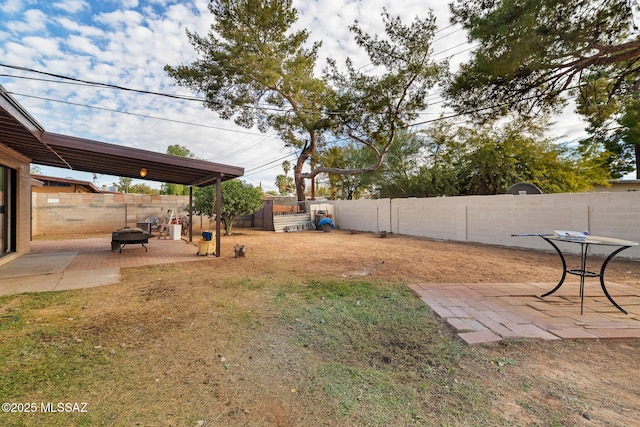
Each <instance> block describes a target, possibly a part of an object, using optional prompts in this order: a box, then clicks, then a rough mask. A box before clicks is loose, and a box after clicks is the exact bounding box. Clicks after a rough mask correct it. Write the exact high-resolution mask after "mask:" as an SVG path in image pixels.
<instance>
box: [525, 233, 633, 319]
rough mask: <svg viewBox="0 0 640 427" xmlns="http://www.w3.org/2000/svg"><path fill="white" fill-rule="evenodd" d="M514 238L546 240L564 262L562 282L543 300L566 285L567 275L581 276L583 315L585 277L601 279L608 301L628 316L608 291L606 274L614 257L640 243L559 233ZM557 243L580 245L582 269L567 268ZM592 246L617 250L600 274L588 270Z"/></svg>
mask: <svg viewBox="0 0 640 427" xmlns="http://www.w3.org/2000/svg"><path fill="white" fill-rule="evenodd" d="M513 236H539V237H541V238H542V239H544V240H545V241H546V242H547V243H549V244H550V245H551V246H552V247H553V248H554V249H555V250H556V252H557V253H558V255H559V256H560V260H561V261H562V277H561V278H560V281H559V282H558V284H557V285H556V286H555V287H554V288H553V289H551V290H550V291H549V292H547V293H544V294H542V295H541V297H542V298H544V297H546V296H548V295H551V294H553V293H554V292H556V291H557V290H558V289H560V287H561V286H562V284H563V283H564V280H565V279H566V277H567V274H573V275H576V276H579V277H580V314H583V309H584V279H585V277H598V278H599V279H600V287H601V288H602V291H603V292H604V294H605V296H606V297H607V299H608V300H609V301H610V302H611V304H613V305H614V306H615V307H616V308H617V309H618V310H620V311H621V312H623V313H624V314H628V313H627V311H626V310H624V309H623V308H622V307H620V306H619V305H618V304H617V303H616V302H615V301H614V300H613V298H612V297H611V295H609V292H608V291H607V286H606V284H605V281H604V273H605V270H606V268H607V265H608V264H609V262H610V261H611V260H612V259H613V257H615V256H616V255H617V254H619V253H620V252H622V251H623V250H625V249H627V248H630V247H633V246H638V244H639V243H638V242H632V241H630V240H623V239H617V238H613V237H603V236H592V235H584V236H577V237H576V236H575V235H574V236H569V235H567V236H565V235H560V234H558V233H556V234H514V235H513ZM556 242H563V243H572V244H579V245H580V268H577V269H568V268H567V261H566V259H565V257H564V254H563V253H562V251H561V250H560V248H559V247H558V245H557V244H556ZM591 245H598V246H611V247H613V248H615V249H614V250H613V251H612V252H611V253H610V254H609V255H608V256H607V258H606V259H605V260H604V262H603V263H602V265H601V266H600V271H599V272H595V271H590V270H588V269H587V254H588V250H589V246H591Z"/></svg>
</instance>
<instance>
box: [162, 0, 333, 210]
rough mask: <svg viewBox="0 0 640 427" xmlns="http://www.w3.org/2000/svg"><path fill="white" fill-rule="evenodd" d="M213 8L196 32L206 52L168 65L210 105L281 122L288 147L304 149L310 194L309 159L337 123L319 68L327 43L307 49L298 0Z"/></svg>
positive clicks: (227, 0) (245, 121) (245, 117)
mask: <svg viewBox="0 0 640 427" xmlns="http://www.w3.org/2000/svg"><path fill="white" fill-rule="evenodd" d="M209 10H210V12H211V13H212V15H213V17H214V20H215V21H214V23H213V24H212V26H211V31H209V33H208V35H207V37H202V36H199V35H198V34H196V33H192V32H189V33H188V36H189V42H190V43H191V44H192V45H193V46H194V48H195V49H196V51H197V52H198V53H199V55H200V58H199V59H197V60H196V61H195V62H193V63H192V64H190V65H181V66H178V67H172V66H166V67H165V70H166V71H167V72H168V73H169V75H170V76H171V77H173V78H175V79H176V81H177V82H178V84H180V85H182V86H185V87H188V88H190V89H193V90H196V91H199V92H202V93H204V95H205V97H206V100H205V105H206V106H207V107H208V108H211V109H213V110H215V111H218V112H219V114H220V116H221V117H222V118H223V119H228V120H229V119H234V121H235V122H236V123H237V124H238V125H240V126H244V127H248V128H250V127H253V126H254V125H255V126H257V127H258V129H260V130H261V131H263V132H266V131H267V130H268V129H273V130H275V131H276V132H277V133H278V136H279V137H280V138H281V139H282V140H283V141H284V143H285V145H286V146H291V147H295V148H298V149H301V154H300V156H299V158H298V161H297V163H296V165H295V167H294V175H295V181H296V188H297V192H298V197H300V196H301V195H302V197H304V181H303V180H302V179H301V177H300V176H301V173H302V166H303V165H304V163H305V162H306V161H307V160H308V158H309V157H310V156H311V154H312V153H313V152H314V151H315V149H316V147H317V144H318V140H319V136H320V135H321V134H322V132H323V131H324V130H325V129H327V127H328V125H329V121H328V120H327V119H328V117H327V115H326V114H325V112H324V111H326V109H327V105H329V104H330V100H331V98H332V95H331V91H330V90H329V88H328V86H327V84H326V82H325V80H324V79H322V78H318V77H315V75H314V69H315V65H316V59H317V52H318V49H319V48H320V43H315V44H313V45H312V46H311V47H310V48H306V47H305V43H306V41H307V39H308V37H309V33H308V32H307V31H306V30H301V31H292V30H291V27H292V26H293V24H294V23H295V22H296V20H297V17H298V12H297V10H295V9H294V8H293V7H292V2H291V0H267V1H263V0H240V1H235V0H214V1H212V2H211V3H210V5H209ZM265 106H270V107H271V108H264V107H265Z"/></svg>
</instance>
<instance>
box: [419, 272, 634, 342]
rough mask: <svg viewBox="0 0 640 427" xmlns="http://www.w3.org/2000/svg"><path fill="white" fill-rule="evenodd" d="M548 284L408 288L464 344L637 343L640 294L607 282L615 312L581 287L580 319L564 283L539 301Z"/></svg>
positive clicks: (595, 287) (595, 291)
mask: <svg viewBox="0 0 640 427" xmlns="http://www.w3.org/2000/svg"><path fill="white" fill-rule="evenodd" d="M554 286H555V284H552V283H448V284H442V283H422V284H413V285H411V286H410V287H411V289H412V290H413V291H414V292H416V293H417V294H418V296H419V297H420V298H421V299H422V301H424V302H425V303H426V304H428V305H429V307H431V309H432V310H433V311H434V312H435V313H436V314H437V315H438V316H440V317H441V318H443V319H446V321H447V322H448V323H449V325H451V326H452V327H453V328H454V329H455V330H456V331H457V333H458V336H459V337H460V338H461V339H463V340H464V341H465V342H466V343H468V344H469V345H475V344H481V343H489V342H497V341H501V340H503V339H509V338H534V339H542V340H561V339H586V340H599V339H640V289H637V288H632V287H630V286H625V285H620V284H616V283H607V290H608V291H609V294H610V295H611V296H612V298H613V299H614V300H615V301H616V302H617V303H618V304H619V305H620V306H621V307H622V308H624V309H625V310H627V312H628V313H629V314H624V313H622V312H620V311H619V310H618V309H617V308H615V307H614V306H613V305H612V304H611V303H610V302H609V300H608V299H607V298H606V296H605V295H604V293H603V292H602V289H601V288H600V284H599V283H598V282H597V281H595V282H591V281H589V282H587V283H586V285H585V297H584V314H582V315H581V314H580V296H579V291H578V286H579V285H578V283H577V282H572V281H569V280H567V281H566V282H565V283H564V284H563V285H562V287H561V288H560V289H559V290H558V291H556V292H555V293H554V294H553V295H550V296H548V297H545V298H544V299H543V298H540V296H539V295H542V294H543V293H545V292H546V291H548V290H550V289H552V288H553V287H554Z"/></svg>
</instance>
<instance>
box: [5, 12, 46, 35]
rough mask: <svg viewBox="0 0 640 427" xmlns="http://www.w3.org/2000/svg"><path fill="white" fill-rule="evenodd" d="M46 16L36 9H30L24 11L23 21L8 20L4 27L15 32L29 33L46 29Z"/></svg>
mask: <svg viewBox="0 0 640 427" xmlns="http://www.w3.org/2000/svg"><path fill="white" fill-rule="evenodd" d="M46 22H47V17H46V15H45V14H44V13H43V12H42V11H40V10H37V9H30V10H27V11H26V12H25V13H24V20H23V21H9V22H7V23H6V24H5V26H6V28H7V29H9V30H11V31H13V32H15V33H29V32H34V31H43V30H45V29H46Z"/></svg>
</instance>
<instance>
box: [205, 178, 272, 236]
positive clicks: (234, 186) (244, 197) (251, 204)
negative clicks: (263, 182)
mask: <svg viewBox="0 0 640 427" xmlns="http://www.w3.org/2000/svg"><path fill="white" fill-rule="evenodd" d="M215 193H216V187H215V185H211V186H209V187H203V188H202V187H199V188H196V189H195V191H194V193H193V210H194V212H195V213H196V215H206V216H208V217H209V219H211V218H213V217H215V212H214V210H213V206H214V204H215ZM261 207H262V190H261V189H260V188H258V187H254V186H252V185H251V184H245V183H244V182H242V181H240V180H237V179H233V180H230V181H225V182H223V183H222V203H221V206H220V221H221V222H222V224H223V225H224V230H225V234H226V235H227V236H230V235H231V227H232V225H233V219H234V218H235V217H236V216H238V215H250V214H252V213H254V212H255V211H257V210H258V209H260V208H261Z"/></svg>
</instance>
